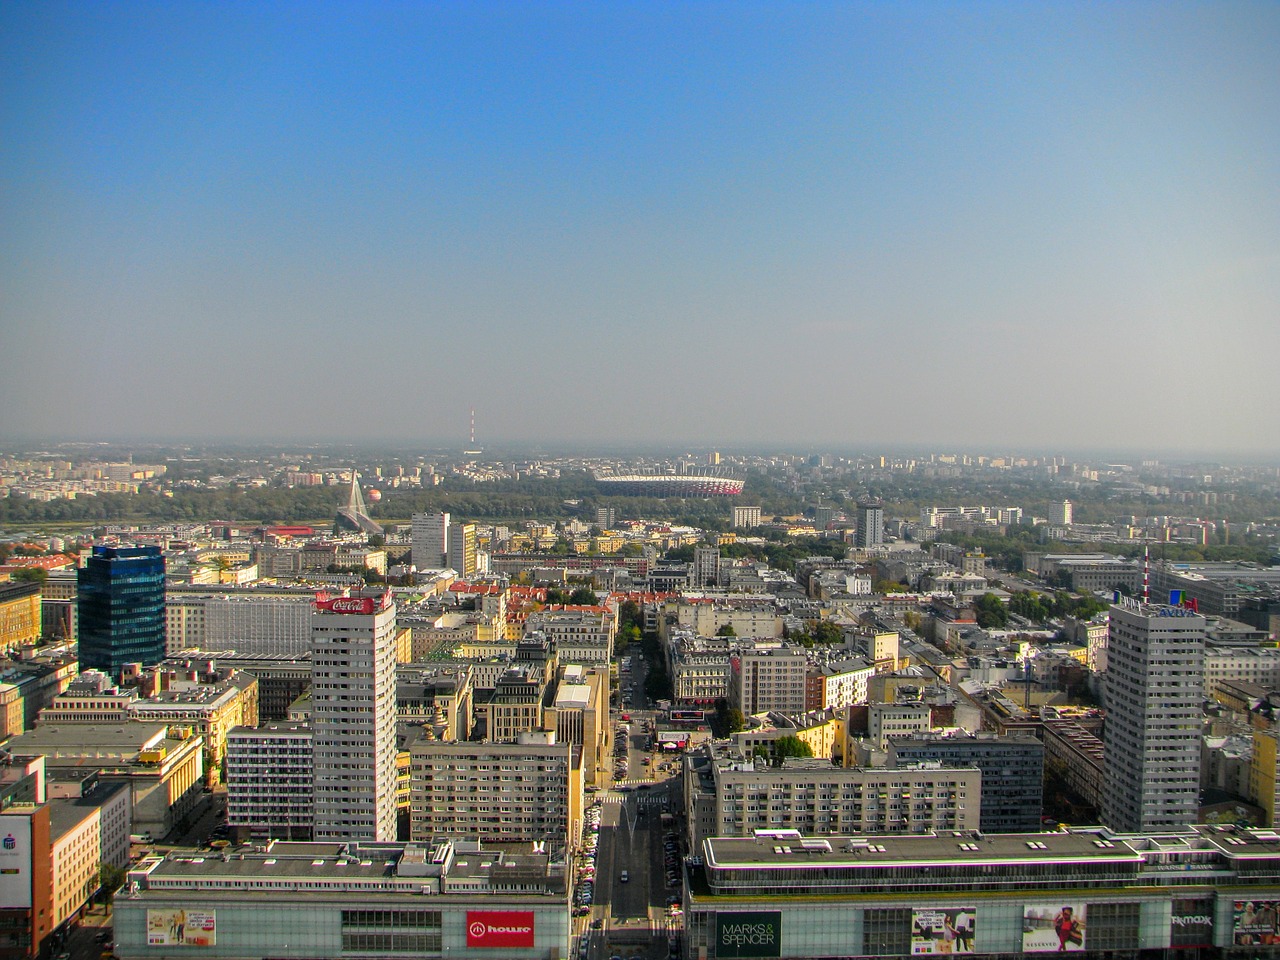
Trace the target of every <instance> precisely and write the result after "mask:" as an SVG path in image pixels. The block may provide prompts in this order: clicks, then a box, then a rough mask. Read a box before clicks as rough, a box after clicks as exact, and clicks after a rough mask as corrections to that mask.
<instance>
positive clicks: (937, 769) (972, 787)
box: [685, 747, 982, 847]
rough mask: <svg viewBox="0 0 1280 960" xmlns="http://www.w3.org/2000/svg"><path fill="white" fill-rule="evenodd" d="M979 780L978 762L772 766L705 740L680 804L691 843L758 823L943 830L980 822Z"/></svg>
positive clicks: (809, 831) (827, 830)
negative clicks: (881, 766)
mask: <svg viewBox="0 0 1280 960" xmlns="http://www.w3.org/2000/svg"><path fill="white" fill-rule="evenodd" d="M981 784H982V772H981V771H980V770H978V769H976V768H965V769H948V768H944V767H942V766H940V765H931V766H928V767H921V768H908V769H901V770H878V769H874V770H873V769H867V768H863V767H853V768H841V767H834V766H832V765H831V762H830V761H829V760H823V759H794V758H793V759H788V760H786V761H784V762H783V764H782V766H781V767H774V766H773V765H772V764H771V763H769V762H767V761H765V760H763V759H760V760H756V759H752V758H746V757H742V756H741V755H737V756H734V755H731V754H730V753H729V752H728V751H724V750H721V751H719V752H718V753H717V752H714V750H713V748H711V747H706V748H704V749H703V750H702V751H699V753H697V754H695V755H693V756H691V757H690V758H689V759H688V761H687V762H686V772H685V800H686V805H685V809H686V811H687V812H688V817H689V829H690V832H691V834H692V836H691V840H692V842H693V844H694V846H695V847H699V846H700V845H701V842H702V840H703V839H705V838H707V837H749V836H752V835H753V834H754V832H755V831H756V830H784V829H793V830H799V831H800V832H801V833H803V834H804V835H806V836H822V835H824V834H832V833H839V834H863V833H928V832H929V831H935V832H938V833H943V832H946V831H952V830H976V829H977V828H978V824H979V814H980V811H981V806H982V786H981Z"/></svg>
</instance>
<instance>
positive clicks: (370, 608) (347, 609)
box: [316, 597, 379, 615]
mask: <svg viewBox="0 0 1280 960" xmlns="http://www.w3.org/2000/svg"><path fill="white" fill-rule="evenodd" d="M378 603H379V601H378V600H375V599H374V598H373V597H336V598H334V599H333V600H317V601H316V608H317V609H319V610H328V611H329V612H330V613H362V614H366V615H368V614H371V613H377V612H378Z"/></svg>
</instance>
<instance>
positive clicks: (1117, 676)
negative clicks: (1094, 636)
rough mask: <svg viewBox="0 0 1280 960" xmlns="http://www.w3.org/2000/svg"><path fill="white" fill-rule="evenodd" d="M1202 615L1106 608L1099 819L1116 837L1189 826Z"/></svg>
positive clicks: (1196, 781) (1195, 782)
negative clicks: (1105, 658)
mask: <svg viewBox="0 0 1280 960" xmlns="http://www.w3.org/2000/svg"><path fill="white" fill-rule="evenodd" d="M1204 638H1205V618H1204V617H1202V616H1200V615H1199V614H1196V613H1193V612H1191V611H1190V610H1184V609H1182V608H1181V607H1169V606H1160V605H1157V604H1144V603H1140V602H1138V601H1136V600H1134V601H1126V602H1125V603H1123V604H1119V605H1117V606H1113V607H1112V608H1111V618H1110V624H1109V636H1108V640H1107V673H1106V699H1107V721H1106V727H1105V729H1104V731H1103V734H1104V735H1103V745H1104V748H1105V749H1104V762H1103V769H1104V774H1103V797H1102V817H1103V822H1104V823H1106V824H1107V826H1109V827H1111V828H1112V829H1113V830H1118V831H1121V832H1124V833H1142V832H1158V831H1161V830H1169V829H1176V828H1181V827H1187V826H1190V825H1191V824H1193V823H1195V822H1196V813H1197V810H1198V807H1199V797H1200V717H1201V704H1202V701H1203V698H1204V693H1203V677H1202V670H1203V665H1204Z"/></svg>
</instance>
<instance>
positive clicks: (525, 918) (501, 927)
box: [467, 910, 533, 947]
mask: <svg viewBox="0 0 1280 960" xmlns="http://www.w3.org/2000/svg"><path fill="white" fill-rule="evenodd" d="M467 946H468V947H532V946H533V911H532V910H468V911H467Z"/></svg>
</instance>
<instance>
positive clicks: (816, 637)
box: [807, 620, 844, 644]
mask: <svg viewBox="0 0 1280 960" xmlns="http://www.w3.org/2000/svg"><path fill="white" fill-rule="evenodd" d="M807 626H808V627H809V636H811V637H812V638H813V642H814V643H815V644H816V643H843V642H844V631H842V630H841V629H840V628H839V627H838V626H836V625H835V624H834V623H832V622H831V621H830V620H813V621H810V622H809V623H808V624H807Z"/></svg>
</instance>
